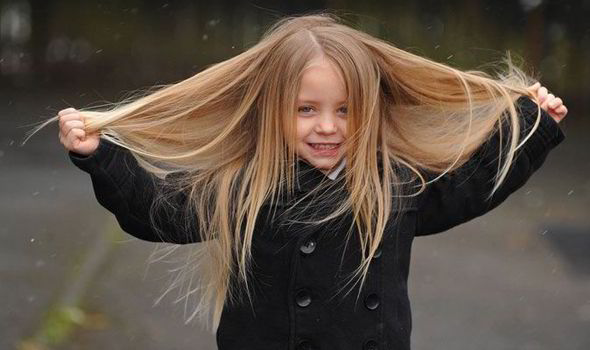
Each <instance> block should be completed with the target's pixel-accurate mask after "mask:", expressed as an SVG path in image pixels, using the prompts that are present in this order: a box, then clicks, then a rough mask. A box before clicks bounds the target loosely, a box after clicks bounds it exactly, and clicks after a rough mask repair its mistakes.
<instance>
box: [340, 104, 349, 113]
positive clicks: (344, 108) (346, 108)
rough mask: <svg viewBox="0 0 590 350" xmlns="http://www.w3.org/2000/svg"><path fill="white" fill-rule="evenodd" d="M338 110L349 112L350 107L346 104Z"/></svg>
mask: <svg viewBox="0 0 590 350" xmlns="http://www.w3.org/2000/svg"><path fill="white" fill-rule="evenodd" d="M338 110H339V111H340V112H342V113H344V114H346V113H348V107H346V106H342V107H340V108H339V109H338Z"/></svg>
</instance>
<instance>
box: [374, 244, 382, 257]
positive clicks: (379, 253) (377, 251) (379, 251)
mask: <svg viewBox="0 0 590 350" xmlns="http://www.w3.org/2000/svg"><path fill="white" fill-rule="evenodd" d="M380 256H381V246H379V247H377V250H376V251H375V254H374V255H373V259H377V258H378V257H380Z"/></svg>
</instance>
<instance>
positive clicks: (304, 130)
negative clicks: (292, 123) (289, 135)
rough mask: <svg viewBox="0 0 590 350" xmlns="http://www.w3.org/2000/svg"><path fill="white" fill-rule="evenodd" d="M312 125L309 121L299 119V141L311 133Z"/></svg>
mask: <svg viewBox="0 0 590 350" xmlns="http://www.w3.org/2000/svg"><path fill="white" fill-rule="evenodd" d="M310 128H311V125H310V123H309V121H307V120H305V119H303V118H298V119H297V140H299V141H301V140H302V139H303V138H305V137H306V136H307V135H308V134H309V132H310Z"/></svg>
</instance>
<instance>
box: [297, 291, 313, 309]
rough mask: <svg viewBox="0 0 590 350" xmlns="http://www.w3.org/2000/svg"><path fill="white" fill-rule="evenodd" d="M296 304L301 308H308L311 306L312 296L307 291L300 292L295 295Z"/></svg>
mask: <svg viewBox="0 0 590 350" xmlns="http://www.w3.org/2000/svg"><path fill="white" fill-rule="evenodd" d="M295 302H296V303H297V305H299V306H301V307H307V306H309V304H311V295H309V293H308V292H307V291H306V290H300V291H299V292H297V295H295Z"/></svg>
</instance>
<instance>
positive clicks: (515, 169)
mask: <svg viewBox="0 0 590 350" xmlns="http://www.w3.org/2000/svg"><path fill="white" fill-rule="evenodd" d="M519 105H520V106H521V107H522V112H521V116H522V117H523V120H524V123H523V128H522V130H521V133H522V134H524V133H525V132H526V131H527V130H529V129H530V128H531V127H532V123H533V121H534V118H535V117H536V104H534V102H532V101H531V100H530V99H528V98H524V97H523V98H521V99H520V100H519ZM503 135H504V136H503V137H506V133H503ZM499 139H500V138H499V134H498V133H496V134H494V136H493V137H492V138H491V139H490V141H488V142H487V143H486V144H485V145H484V146H483V147H482V148H481V149H480V150H479V151H478V152H477V153H476V154H475V155H474V156H473V157H472V158H471V160H470V161H468V162H467V163H466V164H465V165H464V166H462V167H461V168H460V169H459V170H458V171H456V172H453V173H451V174H446V175H445V176H444V177H442V178H441V179H440V180H439V181H437V182H435V183H433V184H431V185H429V187H428V188H427V189H426V190H425V192H423V193H422V194H421V195H420V196H419V197H418V198H417V200H416V201H415V202H414V203H413V204H412V205H410V206H409V207H408V208H407V209H405V210H404V215H403V216H402V219H401V221H400V223H399V224H398V225H395V226H393V225H388V226H387V227H386V232H385V236H384V240H383V242H382V244H381V247H380V251H379V254H378V256H376V257H374V258H373V261H372V263H371V266H370V268H369V274H368V276H367V279H366V280H365V285H364V287H363V289H362V290H360V291H359V290H358V287H355V289H354V290H353V291H352V292H350V293H349V294H348V295H346V296H344V293H340V294H338V295H337V296H336V297H334V295H335V294H336V291H337V288H338V287H342V286H343V284H342V282H343V280H342V278H343V277H344V276H347V275H348V273H350V272H351V271H352V270H353V269H354V268H355V267H357V266H358V263H359V262H360V251H359V249H358V247H359V242H358V238H357V237H356V232H353V234H352V235H351V237H350V241H349V242H348V244H347V245H345V244H344V243H345V241H344V238H343V231H342V228H343V227H348V226H347V225H349V224H350V223H351V221H352V219H351V218H350V217H347V218H345V219H344V220H343V221H339V222H338V223H337V224H334V223H332V224H326V225H322V226H315V227H310V226H305V225H303V224H291V225H285V223H284V220H274V221H273V220H270V215H269V214H270V211H271V208H270V207H269V206H263V207H262V210H261V213H260V215H259V218H261V219H259V220H258V221H257V224H256V228H255V235H254V237H253V245H252V254H253V261H254V262H255V263H254V264H253V265H252V266H253V274H252V276H253V277H254V278H253V279H251V281H253V282H252V283H253V284H251V289H252V291H253V307H251V306H250V304H249V302H248V300H247V298H244V302H243V303H241V304H237V305H226V306H225V307H224V310H223V313H222V317H221V321H220V325H219V328H218V329H217V344H218V347H219V349H220V350H234V349H240V350H245V349H256V350H264V349H269V350H271V349H272V350H277V349H285V350H287V349H293V350H295V349H297V350H298V349H351V350H361V349H364V350H369V349H410V332H411V328H412V320H411V312H410V302H409V299H408V291H407V278H408V270H409V262H410V251H411V245H412V240H413V239H414V237H416V236H423V235H429V234H434V233H437V232H442V231H445V230H447V229H449V228H451V227H453V226H456V225H459V224H461V223H464V222H466V221H469V220H471V219H473V218H475V217H478V216H480V215H482V214H484V213H486V212H488V211H490V210H492V209H493V208H495V207H496V206H498V205H499V204H500V203H502V202H503V201H504V200H505V199H506V198H507V197H508V196H509V195H510V194H511V193H513V192H514V191H516V190H517V189H519V188H520V187H521V186H522V185H523V184H524V183H525V182H526V181H527V180H528V179H529V177H530V176H531V175H532V174H533V172H535V171H536V170H537V169H538V168H539V167H540V166H541V165H542V164H543V162H544V160H545V158H546V156H547V154H548V153H549V151H550V150H551V149H553V148H554V147H555V146H556V145H558V144H559V143H560V142H561V141H562V140H563V139H564V134H563V132H562V131H561V130H560V128H559V126H558V124H557V123H556V122H555V121H554V120H553V119H552V118H551V117H550V116H549V115H548V114H547V113H546V112H544V111H543V113H542V120H541V123H540V125H539V128H538V129H537V131H536V132H535V133H534V135H533V136H532V137H531V139H530V140H528V141H527V143H526V144H525V145H524V146H523V147H522V148H521V149H519V150H518V151H517V152H518V153H517V157H516V160H515V163H514V164H513V166H512V168H511V170H510V172H509V174H508V176H507V178H506V179H505V182H504V183H503V185H502V186H501V187H500V189H499V190H498V191H497V192H496V194H495V195H494V197H493V198H492V199H491V201H486V200H485V196H486V195H488V194H489V193H490V190H491V186H492V185H493V178H494V175H495V173H496V171H497V164H498V162H497V156H498V149H499V148H498V147H499V141H500V140H499ZM506 144H507V140H506V139H504V140H503V145H504V146H506ZM69 156H70V158H71V160H72V162H73V163H74V164H75V165H76V166H78V167H79V168H80V169H82V170H84V171H85V172H88V173H89V174H90V175H91V179H92V185H93V188H94V192H95V195H96V198H97V200H98V202H99V203H100V204H101V205H102V206H104V207H105V208H106V209H108V210H109V211H110V212H112V213H113V214H115V216H116V218H117V220H118V222H119V224H120V225H121V227H122V229H123V230H124V231H126V232H128V233H129V234H131V235H133V236H135V237H137V238H140V239H142V240H147V241H153V242H162V241H166V242H171V243H180V244H184V243H193V242H196V241H197V238H196V236H195V235H190V234H186V233H184V232H183V231H182V230H179V229H178V227H177V226H175V223H177V222H178V219H179V218H178V217H176V216H177V215H179V214H178V212H175V211H173V210H168V211H166V210H163V211H162V212H161V213H159V221H160V222H161V227H162V228H163V230H164V231H165V233H166V236H164V237H162V236H160V235H158V234H156V233H155V232H154V231H153V229H152V227H151V226H150V224H149V222H150V221H149V219H148V216H147V215H148V208H149V204H150V203H151V202H152V201H151V199H152V196H153V188H154V187H153V186H154V181H153V177H150V176H148V175H147V174H146V173H145V171H143V170H142V169H141V168H139V167H138V166H137V163H136V161H135V159H134V158H133V157H132V156H131V155H130V153H129V152H128V151H126V150H124V149H122V148H120V147H118V146H116V145H114V144H112V143H110V142H107V141H105V140H101V142H100V144H99V147H98V149H97V151H96V152H95V153H94V154H92V155H90V156H88V157H84V156H81V155H78V154H76V153H73V152H70V154H69ZM299 163H300V164H299V165H300V166H301V169H303V170H304V171H301V172H300V173H298V179H299V183H298V187H297V188H298V193H300V194H304V193H306V192H307V191H309V190H310V189H311V188H313V187H314V186H315V185H317V183H319V181H321V180H325V175H324V174H323V173H322V172H320V171H319V170H317V169H314V168H312V167H311V166H309V165H307V163H305V162H303V161H300V162H299ZM342 173H343V172H342ZM342 173H341V174H339V176H343V175H342ZM183 199H184V197H183V196H182V194H181V195H179V197H177V200H178V201H182V200H183ZM283 204H288V203H280V202H279V203H278V204H277V206H276V207H274V208H275V209H278V211H279V212H280V210H281V208H282V205H283ZM308 204H313V203H308ZM311 208H312V211H318V212H322V207H318V206H316V207H313V206H312V207H311ZM325 208H326V207H325ZM327 208H329V206H327ZM355 247H356V248H357V249H355ZM344 249H345V254H344V257H343V260H342V261H341V257H342V253H343V251H344ZM252 286H253V288H252ZM347 287H349V286H347ZM347 290H348V289H345V292H346V291H347ZM357 294H358V299H357Z"/></svg>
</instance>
